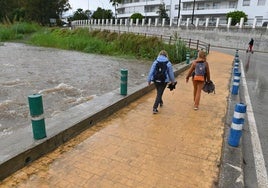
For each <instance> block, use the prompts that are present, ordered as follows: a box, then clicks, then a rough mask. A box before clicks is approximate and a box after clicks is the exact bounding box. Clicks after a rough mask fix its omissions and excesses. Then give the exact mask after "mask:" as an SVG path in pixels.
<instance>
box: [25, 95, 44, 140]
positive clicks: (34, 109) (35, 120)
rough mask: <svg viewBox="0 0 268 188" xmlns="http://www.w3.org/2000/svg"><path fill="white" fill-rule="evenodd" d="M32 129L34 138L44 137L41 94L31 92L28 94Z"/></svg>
mask: <svg viewBox="0 0 268 188" xmlns="http://www.w3.org/2000/svg"><path fill="white" fill-rule="evenodd" d="M28 102H29V108H30V114H31V121H32V130H33V136H34V139H36V140H38V139H42V138H45V137H46V129H45V119H44V114H43V113H44V110H43V102H42V96H41V95H39V94H33V95H29V96H28Z"/></svg>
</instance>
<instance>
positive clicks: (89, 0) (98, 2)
mask: <svg viewBox="0 0 268 188" xmlns="http://www.w3.org/2000/svg"><path fill="white" fill-rule="evenodd" d="M109 2H110V0H69V3H70V5H71V7H72V8H73V9H72V10H70V12H75V11H76V10H77V9H78V8H82V9H83V10H87V9H89V10H96V9H97V8H98V7H101V8H104V9H111V10H112V11H113V10H114V7H113V6H112V4H111V3H109Z"/></svg>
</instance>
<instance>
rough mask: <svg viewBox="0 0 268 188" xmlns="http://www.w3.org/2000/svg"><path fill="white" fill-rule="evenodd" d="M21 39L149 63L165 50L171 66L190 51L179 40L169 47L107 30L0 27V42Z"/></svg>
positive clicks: (26, 26)
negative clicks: (148, 61)
mask: <svg viewBox="0 0 268 188" xmlns="http://www.w3.org/2000/svg"><path fill="white" fill-rule="evenodd" d="M25 38H27V40H26V39H25ZM18 39H19V40H24V41H25V42H27V43H29V44H32V45H38V46H44V47H53V48H61V49H66V50H77V51H81V52H86V53H96V54H105V55H111V56H124V57H130V58H138V59H148V60H153V59H154V58H156V56H157V54H158V53H159V51H160V50H162V49H165V50H166V51H167V52H168V53H169V58H170V60H171V62H172V63H179V62H181V61H183V60H185V56H186V55H185V54H186V50H187V48H186V46H185V44H184V43H183V42H182V41H180V40H179V39H177V41H176V42H175V43H174V44H171V45H169V44H166V43H164V42H163V41H161V39H159V38H157V37H148V36H143V35H136V34H133V33H123V34H122V33H121V34H119V33H116V32H110V31H107V30H104V31H100V30H93V31H91V32H89V31H88V29H83V28H80V29H75V30H69V29H61V28H46V27H39V26H38V25H36V24H27V23H18V24H13V25H0V41H10V40H18Z"/></svg>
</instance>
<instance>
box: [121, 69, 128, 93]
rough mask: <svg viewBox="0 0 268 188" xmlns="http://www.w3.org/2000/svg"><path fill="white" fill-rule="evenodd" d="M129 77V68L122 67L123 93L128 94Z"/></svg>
mask: <svg viewBox="0 0 268 188" xmlns="http://www.w3.org/2000/svg"><path fill="white" fill-rule="evenodd" d="M127 77H128V70H127V69H121V89H120V90H121V95H127Z"/></svg>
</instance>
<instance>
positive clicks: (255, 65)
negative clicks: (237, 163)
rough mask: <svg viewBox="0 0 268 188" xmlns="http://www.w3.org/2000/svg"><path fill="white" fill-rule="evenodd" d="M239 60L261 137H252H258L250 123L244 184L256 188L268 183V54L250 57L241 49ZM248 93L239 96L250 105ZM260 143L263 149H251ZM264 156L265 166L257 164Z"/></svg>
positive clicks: (246, 128) (245, 134) (246, 133)
mask: <svg viewBox="0 0 268 188" xmlns="http://www.w3.org/2000/svg"><path fill="white" fill-rule="evenodd" d="M216 49H217V50H219V51H222V52H225V53H228V54H234V50H233V49H231V50H230V49H223V48H216ZM239 58H240V60H241V61H242V63H243V70H244V72H245V81H246V83H247V89H248V94H249V97H250V102H251V105H252V110H253V113H252V114H253V117H254V120H255V123H254V124H256V130H257V132H256V133H257V136H258V137H257V138H256V137H252V135H255V133H253V132H252V130H251V129H250V128H251V127H253V124H252V122H249V120H247V121H246V122H245V126H244V131H243V139H242V141H243V142H242V143H241V144H243V161H244V165H243V166H244V181H245V186H246V187H249V188H255V187H258V184H260V183H261V182H267V178H266V177H265V176H264V177H263V174H264V175H265V172H266V173H268V171H267V169H266V166H267V165H268V116H267V111H268V76H267V72H268V61H267V60H268V53H257V52H255V53H253V54H251V53H246V51H241V50H240V51H239ZM240 87H242V86H240ZM246 92H247V91H245V90H241V93H240V96H241V102H243V103H246V104H247V102H248V101H245V93H246ZM247 105H248V104H247ZM258 139H259V140H258ZM253 142H254V143H253ZM258 143H259V144H260V146H261V147H260V149H258V150H256V149H254V148H253V147H252V146H253V145H256V144H258ZM262 156H263V160H264V165H258V164H259V161H260V159H258V158H260V157H261V158H262ZM256 164H257V166H256ZM256 171H259V172H260V174H261V175H260V176H261V177H257V174H256ZM259 187H260V186H259Z"/></svg>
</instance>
